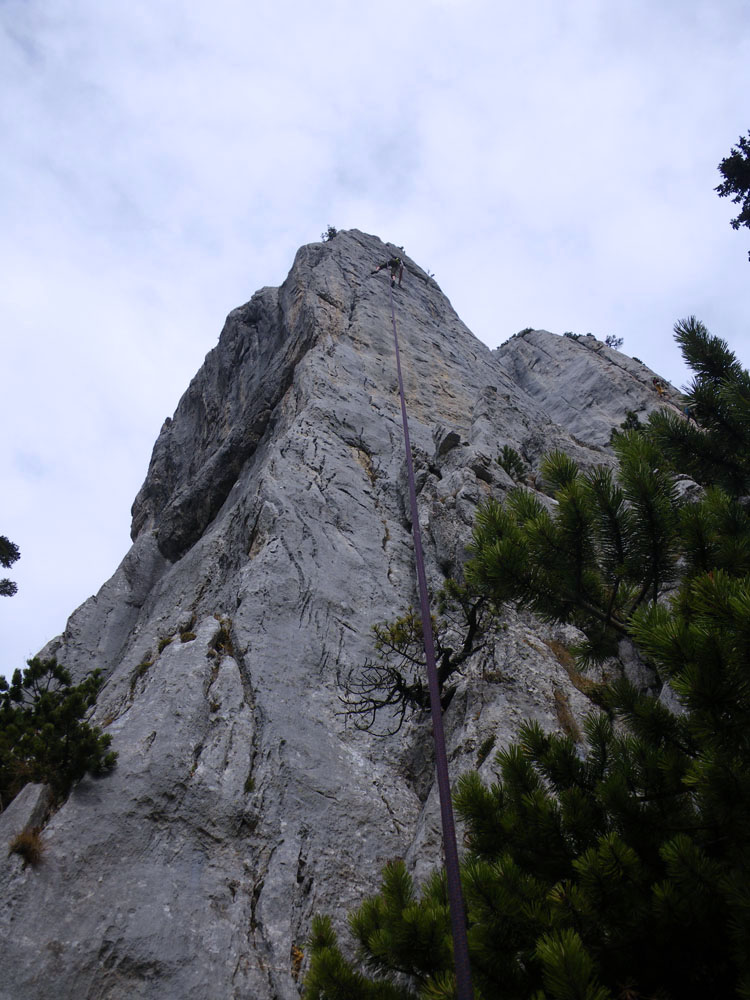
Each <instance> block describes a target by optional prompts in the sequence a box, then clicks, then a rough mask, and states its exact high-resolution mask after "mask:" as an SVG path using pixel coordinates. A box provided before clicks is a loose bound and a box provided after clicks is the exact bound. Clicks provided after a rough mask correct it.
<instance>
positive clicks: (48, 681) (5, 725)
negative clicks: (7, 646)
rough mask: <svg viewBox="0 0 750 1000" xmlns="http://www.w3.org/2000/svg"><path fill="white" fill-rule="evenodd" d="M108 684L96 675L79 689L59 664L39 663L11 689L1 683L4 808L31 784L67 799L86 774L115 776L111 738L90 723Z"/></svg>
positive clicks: (19, 674) (16, 677) (0, 804)
mask: <svg viewBox="0 0 750 1000" xmlns="http://www.w3.org/2000/svg"><path fill="white" fill-rule="evenodd" d="M102 683H103V680H102V677H101V671H100V670H95V671H93V672H92V673H90V674H89V675H88V677H87V678H86V679H85V680H84V681H82V682H81V683H80V684H76V685H74V684H73V683H72V680H71V677H70V674H69V673H68V671H67V670H65V669H64V668H63V667H61V666H60V665H59V664H58V663H57V662H56V661H55V660H40V659H38V658H34V659H32V660H29V661H28V666H27V668H26V669H25V670H24V671H21V670H16V671H15V673H14V674H13V678H12V680H11V682H10V684H8V682H7V681H6V680H5V678H0V809H4V808H5V807H6V806H7V805H8V803H9V802H10V801H11V800H12V799H13V798H14V796H15V795H17V794H18V792H19V791H20V790H21V789H22V788H23V786H24V785H25V784H26V783H27V782H28V781H40V782H44V783H46V784H48V785H49V786H50V787H51V789H52V791H53V794H54V795H55V797H56V798H58V799H61V798H64V797H65V795H67V793H68V791H69V790H70V787H71V785H72V784H73V783H74V782H75V781H78V779H79V778H82V777H83V775H84V774H86V773H89V774H93V775H101V774H105V773H106V772H108V771H110V770H111V769H112V768H113V767H114V765H115V761H116V759H117V754H116V753H114V751H111V750H110V749H109V747H110V744H111V742H112V737H111V736H110V735H109V734H105V733H102V731H101V729H99V728H98V727H97V726H92V725H90V724H89V722H88V720H87V716H88V715H89V714H90V711H91V709H92V707H93V706H94V704H95V702H96V696H97V694H98V692H99V689H100V688H101V685H102Z"/></svg>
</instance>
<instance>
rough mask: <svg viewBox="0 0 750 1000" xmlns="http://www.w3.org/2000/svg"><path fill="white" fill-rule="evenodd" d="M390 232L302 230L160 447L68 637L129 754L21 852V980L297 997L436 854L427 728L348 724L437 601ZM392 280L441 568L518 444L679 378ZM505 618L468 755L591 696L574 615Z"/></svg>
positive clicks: (590, 456)
mask: <svg viewBox="0 0 750 1000" xmlns="http://www.w3.org/2000/svg"><path fill="white" fill-rule="evenodd" d="M393 249H394V248H392V247H390V246H386V245H384V244H383V243H381V242H380V240H378V239H376V238H375V237H372V236H367V235H365V234H363V233H360V232H358V231H356V230H353V231H350V232H347V233H340V234H339V235H338V236H336V237H335V238H334V239H333V240H331V241H330V242H328V243H325V244H313V245H311V246H307V247H303V248H302V249H301V250H300V251H299V253H298V254H297V257H296V260H295V262H294V266H293V267H292V270H291V271H290V274H289V276H288V278H287V280H286V281H285V282H284V284H283V285H282V286H281V287H280V288H279V289H269V288H266V289H263V290H261V291H260V292H258V293H257V294H256V295H255V296H254V297H253V298H252V299H251V301H250V302H249V303H247V304H246V305H244V306H242V307H240V308H238V309H236V310H234V311H233V312H232V313H230V315H229V317H228V318H227V321H226V325H225V327H224V330H223V332H222V334H221V337H220V340H219V343H218V345H217V347H216V348H215V349H214V350H212V351H211V352H210V353H209V355H208V356H207V358H206V361H205V363H204V365H203V367H202V368H201V370H200V371H199V372H198V374H197V375H196V376H195V378H194V379H193V381H192V383H191V384H190V386H189V388H188V390H187V392H186V393H185V395H184V396H183V398H182V400H181V401H180V404H179V406H178V408H177V411H176V412H175V414H174V416H173V418H171V419H168V420H167V421H166V422H165V424H164V427H163V428H162V431H161V433H160V435H159V438H158V440H157V442H156V445H155V447H154V452H153V456H152V459H151V463H150V466H149V470H148V474H147V477H146V480H145V482H144V485H143V487H142V489H141V490H140V492H139V494H138V496H137V498H136V500H135V503H134V505H133V526H132V538H133V547H132V549H131V551H130V552H129V553H128V555H127V556H126V557H125V559H124V560H123V562H122V564H121V565H120V566H119V567H118V569H117V570H116V572H115V573H114V575H113V576H112V578H111V579H110V580H109V581H108V582H107V583H105V584H104V586H103V587H102V588H101V590H100V591H99V593H98V594H96V595H95V596H94V597H92V598H91V599H90V600H89V601H87V602H86V603H85V604H84V605H82V607H80V608H79V609H78V610H77V611H76V612H75V613H74V614H73V615H72V616H71V618H70V621H69V622H68V626H67V628H66V631H65V633H64V634H63V635H62V636H61V637H59V638H58V639H55V640H53V641H52V642H51V643H50V644H49V645H48V647H47V648H46V650H45V653H46V654H47V655H52V654H54V655H55V656H57V658H58V659H59V660H60V661H61V662H63V663H64V664H65V665H66V666H67V667H68V668H69V669H71V670H72V671H73V673H74V674H75V675H77V676H81V675H82V674H84V673H85V672H86V671H88V670H90V669H91V668H92V667H94V666H100V667H102V668H103V669H104V670H105V672H106V675H107V678H108V679H107V683H106V686H105V688H104V689H103V691H102V694H101V695H100V699H99V704H98V706H97V721H98V722H99V724H101V725H104V726H106V727H107V730H108V731H109V732H110V733H111V734H112V736H113V738H114V747H115V749H116V750H117V751H118V753H119V763H118V766H117V768H116V770H115V771H114V772H113V774H112V775H111V776H109V777H107V778H105V779H102V780H88V779H87V780H84V781H83V782H81V783H80V784H79V786H78V787H77V788H76V789H75V790H74V791H73V793H72V794H71V796H70V798H69V799H68V801H67V802H66V803H65V804H64V805H63V806H62V808H60V809H59V810H58V811H57V812H56V813H54V815H52V816H51V818H50V819H49V821H48V823H47V825H46V827H45V829H44V832H43V837H44V841H45V844H46V854H45V860H44V863H43V864H42V865H41V866H40V867H39V868H38V869H31V868H27V869H24V868H23V867H22V864H21V861H20V859H19V858H18V857H17V856H15V855H13V856H10V857H8V858H6V857H5V851H4V850H3V851H1V852H0V885H1V887H2V900H3V902H2V907H1V908H0V934H1V935H2V938H3V941H4V942H5V945H4V953H3V958H4V962H3V976H2V978H1V979H0V998H1V1000H47V998H49V1000H52V998H54V1000H66V998H71V1000H73V998H75V1000H81V998H84V997H85V998H91V1000H95V998H96V1000H99V998H106V1000H126V998H127V1000H131V998H132V997H135V996H139V997H146V998H154V1000H155V998H157V997H158V998H159V1000H163V998H165V997H167V998H175V1000H176V998H180V1000H190V998H195V1000H207V998H230V997H231V998H248V997H253V998H258V1000H272V998H279V1000H292V998H295V997H297V996H298V985H299V976H300V952H299V949H304V940H305V936H306V934H307V932H308V929H309V922H310V917H311V914H312V913H313V912H314V911H315V910H321V911H326V912H329V913H332V914H333V915H335V917H336V919H337V920H338V921H339V923H340V924H342V925H343V923H344V920H345V915H346V912H347V911H348V909H350V908H351V906H352V905H354V904H355V903H357V902H358V901H359V900H360V899H361V898H362V897H363V896H364V895H365V894H366V893H367V892H368V891H371V890H372V888H373V886H374V884H375V881H376V879H377V876H378V873H379V871H380V869H381V867H382V865H383V864H384V862H385V861H387V860H388V859H390V858H392V857H394V856H405V857H406V858H407V859H408V861H409V863H410V864H411V866H412V868H413V870H414V871H415V872H416V873H417V875H418V876H419V875H422V874H424V873H426V872H427V871H429V870H430V869H431V868H432V867H433V866H434V865H435V864H436V863H438V862H439V859H440V850H439V819H438V812H437V808H436V793H435V789H434V788H433V783H432V758H431V750H430V739H431V737H430V729H429V721H428V720H427V719H415V720H413V721H412V722H411V723H410V724H409V725H407V727H406V728H405V729H404V730H402V732H401V733H400V734H399V735H398V736H397V737H395V738H393V739H388V740H377V739H375V738H374V737H371V736H369V735H368V734H364V733H360V732H358V731H356V730H352V729H351V727H350V728H349V729H347V728H346V726H345V720H344V718H343V717H342V716H341V714H340V711H341V704H340V701H339V697H338V693H339V691H338V686H337V677H338V676H339V675H340V674H341V673H343V672H345V671H346V670H347V669H348V668H349V667H350V666H352V665H354V664H357V663H361V662H362V661H363V660H364V658H365V657H366V656H367V655H368V653H370V652H371V647H372V639H371V633H370V629H371V626H372V625H373V624H374V623H376V622H378V621H382V620H385V619H388V618H392V617H394V616H396V615H398V614H401V613H403V612H404V611H405V610H406V609H407V608H408V607H409V605H411V604H414V603H415V602H416V594H415V578H414V571H413V563H412V548H411V535H410V525H409V520H408V502H407V497H406V486H405V478H404V459H403V438H402V431H401V425H400V411H399V402H398V395H397V385H396V375H395V365H394V357H393V343H392V333H391V325H390V311H389V304H388V287H387V279H386V277H385V276H384V274H382V273H381V274H380V275H378V276H376V277H370V272H371V271H372V270H373V268H374V266H375V265H376V264H377V263H379V262H380V261H382V260H383V259H385V257H386V256H387V255H389V254H390V253H391V252H392V251H393ZM394 295H395V299H396V314H397V321H398V325H399V335H400V339H401V348H402V362H403V365H404V374H405V382H406V392H407V396H408V401H407V405H408V408H409V415H410V429H411V436H412V444H413V446H414V452H415V463H416V470H417V479H418V491H419V497H418V499H419V509H420V522H421V525H422V532H423V541H424V544H425V550H426V558H427V561H428V577H429V580H430V584H431V586H432V587H433V588H434V589H437V587H439V585H440V583H441V581H442V580H443V579H444V577H445V576H446V575H450V574H454V575H455V574H456V573H458V572H459V570H460V565H461V562H462V560H463V559H464V557H465V545H466V542H467V540H468V538H469V535H470V529H471V524H472V521H473V517H474V513H475V509H476V506H477V504H478V503H479V501H480V500H481V499H482V498H483V497H485V496H487V495H488V494H490V493H494V494H495V495H497V496H501V495H502V494H503V492H504V491H505V490H506V489H508V488H509V487H510V486H512V485H513V484H512V483H511V480H510V479H509V477H508V476H506V474H505V473H504V471H503V470H502V469H501V468H500V467H499V466H498V465H497V463H496V462H495V458H496V456H497V455H498V453H499V452H500V450H501V449H502V446H503V445H505V444H509V445H511V446H513V447H514V448H516V450H517V451H519V452H520V453H521V454H522V455H523V456H524V458H525V459H526V460H527V462H528V463H529V464H530V466H531V467H532V469H534V468H535V467H536V466H537V465H538V462H539V460H540V458H541V456H542V455H543V453H544V452H545V451H547V450H548V449H550V448H552V447H559V448H564V449H566V450H567V451H569V452H570V453H572V454H573V455H574V456H575V457H577V458H578V459H579V460H580V461H582V462H584V463H586V464H590V463H594V462H610V461H611V460H612V459H611V455H610V453H609V451H608V450H607V441H608V439H609V432H610V430H611V428H612V427H614V426H617V425H618V424H619V423H620V421H621V420H623V419H624V417H625V414H626V411H627V410H634V411H636V412H637V413H639V414H641V415H645V414H646V413H647V412H648V411H649V410H651V409H653V408H654V407H655V406H657V405H659V404H660V403H662V402H663V400H661V399H660V397H659V396H658V395H657V393H656V391H655V389H654V386H653V384H652V382H651V379H652V377H653V373H652V372H650V371H648V370H647V369H645V368H644V367H643V366H642V365H640V364H638V363H637V362H634V361H632V360H631V359H629V358H626V357H625V356H624V355H622V354H619V353H618V352H615V351H611V350H609V349H608V348H606V347H604V346H603V345H601V344H599V343H598V342H596V341H594V340H593V338H590V342H589V339H588V338H582V340H580V341H575V340H572V339H570V338H562V337H557V336H554V335H552V334H549V333H545V332H543V331H534V332H530V333H527V334H525V335H519V336H516V337H515V338H512V339H511V340H510V341H509V342H508V343H506V344H505V345H504V346H503V347H502V348H500V349H499V350H498V351H494V352H493V351H490V350H489V349H488V348H486V347H485V346H484V345H483V344H481V343H480V342H479V341H478V340H476V339H475V338H474V336H473V335H472V334H471V333H470V332H469V330H468V329H467V328H466V327H465V326H464V325H463V324H462V323H461V321H460V319H459V318H458V317H457V316H456V314H455V312H454V311H453V309H452V308H451V306H450V303H449V302H448V301H447V299H446V298H445V297H444V296H443V295H442V293H441V291H440V289H439V288H438V286H437V285H436V283H435V282H434V281H433V280H432V279H431V278H430V277H428V276H427V274H425V272H423V271H422V270H421V269H420V268H419V267H418V266H417V265H416V264H414V263H413V262H412V261H410V260H408V259H407V266H406V274H405V277H404V286H403V288H401V289H396V290H395V292H394ZM506 626H507V627H506V628H505V629H504V630H502V632H501V635H500V636H499V637H498V639H497V640H496V642H495V643H494V645H493V647H492V648H491V649H488V650H487V649H486V650H484V651H483V652H482V653H481V655H478V656H477V657H476V658H475V662H472V663H471V664H470V666H469V668H468V669H467V670H466V672H465V675H464V677H463V678H462V679H461V681H460V685H459V689H458V692H457V695H456V697H455V698H454V699H453V702H452V703H451V706H450V709H449V710H448V713H447V717H446V728H447V736H448V740H449V757H450V760H451V767H452V769H453V774H454V776H455V775H457V774H458V773H460V772H461V771H462V770H465V769H467V768H470V767H473V766H476V763H477V750H478V747H479V746H480V745H481V743H482V742H483V741H484V740H485V739H486V738H487V737H488V736H490V735H496V736H497V741H498V744H499V745H501V744H502V743H503V742H504V741H507V740H508V739H510V738H512V736H513V735H514V733H515V732H516V730H517V726H518V724H519V722H520V721H521V720H522V719H524V718H527V717H530V716H533V717H535V718H538V719H539V720H541V721H542V723H543V724H544V725H545V726H547V727H549V728H555V727H558V726H559V725H560V705H561V704H563V705H565V706H566V711H567V710H568V708H569V709H570V711H572V712H573V714H576V713H579V714H580V713H582V712H584V711H585V710H586V708H587V707H588V706H587V702H586V698H585V697H584V696H583V694H581V692H580V691H579V690H578V689H577V688H576V687H575V686H574V684H573V683H572V682H571V678H570V676H569V674H568V672H567V671H566V669H565V664H564V662H563V661H564V657H562V659H561V658H560V649H561V647H560V646H559V644H558V643H556V642H555V641H553V640H554V639H555V638H557V639H558V640H560V639H565V635H562V634H560V633H554V632H551V631H550V630H545V629H543V628H542V627H541V626H539V625H538V623H535V622H534V621H533V619H531V618H527V617H522V616H519V615H517V614H515V613H514V612H512V611H509V612H508V617H507V621H506ZM482 766H483V769H484V770H487V772H488V773H489V772H490V771H491V767H492V763H491V760H487V761H486V762H485V763H484V764H483V765H482ZM34 808H37V809H38V796H36V795H35V790H34V789H27V791H26V793H25V794H24V796H23V797H22V798H19V800H17V802H16V803H15V804H14V806H13V807H11V808H10V809H8V810H7V811H6V812H5V813H4V814H2V815H0V834H1V835H2V838H4V840H3V842H4V843H5V842H7V841H8V840H9V839H10V837H11V836H12V834H13V833H14V832H16V829H17V828H18V827H19V826H22V825H23V824H24V822H26V821H27V820H28V818H29V817H30V816H31V814H32V810H33V809H34ZM302 967H303V968H304V960H302Z"/></svg>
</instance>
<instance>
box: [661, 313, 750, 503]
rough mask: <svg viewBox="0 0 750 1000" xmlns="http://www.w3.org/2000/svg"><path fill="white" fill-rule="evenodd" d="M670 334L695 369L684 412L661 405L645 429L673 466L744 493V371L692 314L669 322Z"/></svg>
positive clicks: (748, 486) (747, 401) (748, 378)
mask: <svg viewBox="0 0 750 1000" xmlns="http://www.w3.org/2000/svg"><path fill="white" fill-rule="evenodd" d="M675 339H676V341H677V343H678V344H679V345H680V348H681V350H682V355H683V357H684V358H685V361H686V362H687V364H688V365H689V366H690V367H691V368H692V369H693V371H694V372H695V373H696V374H695V378H694V379H693V381H692V382H691V384H690V385H689V386H688V389H687V396H686V403H687V408H686V409H687V412H686V414H685V416H684V418H683V417H682V416H680V415H678V414H676V413H674V412H672V411H670V410H667V409H662V410H660V411H658V412H657V413H654V414H652V415H651V417H650V419H649V435H650V437H651V438H652V440H653V441H654V442H655V443H656V445H657V446H658V448H659V449H660V450H661V451H662V452H663V453H664V455H665V456H666V457H667V458H668V459H669V461H670V463H671V466H672V468H673V469H676V470H678V471H679V472H682V473H686V474H687V475H689V476H692V477H693V478H694V479H695V480H697V481H698V482H699V483H702V484H703V485H705V486H710V485H717V486H721V487H723V488H724V489H725V490H726V491H727V492H728V493H730V494H731V495H733V496H742V495H747V494H748V493H750V374H748V372H747V371H746V370H745V369H743V367H742V365H741V364H740V362H739V361H738V360H737V358H736V356H735V355H734V353H733V352H732V351H731V350H730V349H729V347H728V346H727V344H726V342H725V341H724V340H721V339H720V338H719V337H715V336H712V335H711V334H710V333H709V332H708V330H707V329H706V327H705V326H704V325H703V323H701V322H700V321H699V320H697V319H696V318H695V317H694V316H690V317H688V318H687V319H684V320H680V322H679V323H677V324H675Z"/></svg>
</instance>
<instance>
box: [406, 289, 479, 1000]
mask: <svg viewBox="0 0 750 1000" xmlns="http://www.w3.org/2000/svg"><path fill="white" fill-rule="evenodd" d="M388 292H389V295H390V302H391V320H392V322H393V342H394V344H395V347H396V371H397V373H398V391H399V395H400V396H401V419H402V421H403V425H404V446H405V450H406V471H407V478H408V480H409V504H410V508H411V526H412V533H413V535H414V558H415V561H416V564H417V581H418V584H419V603H420V608H421V614H422V637H423V639H424V652H425V658H426V660H427V684H428V687H429V691H430V712H431V714H432V733H433V738H434V740H435V767H436V770H437V781H438V792H439V795H440V816H441V819H442V824H443V849H444V851H445V873H446V877H447V882H448V902H449V904H450V916H451V931H452V933H453V961H454V964H455V967H456V997H457V1000H473V997H474V990H473V987H472V985H471V970H470V967H469V943H468V939H467V936H466V908H465V906H464V900H463V892H462V890H461V877H460V874H459V868H458V848H457V846H456V826H455V823H454V821H453V805H452V803H451V789H450V782H449V780H448V757H447V754H446V751H445V734H444V732H443V713H442V709H441V706H440V687H439V685H438V676H437V666H436V664H435V642H434V639H433V636H432V619H431V618H430V597H429V593H428V591H427V577H426V576H425V571H424V556H423V554H422V535H421V532H420V530H419V512H418V510H417V490H416V487H415V485H414V463H413V462H412V457H411V442H410V440H409V421H408V419H407V416H406V400H405V396H404V382H403V379H402V377H401V352H400V351H399V347H398V333H397V332H396V311H395V309H394V306H393V282H392V281H391V280H389V282H388Z"/></svg>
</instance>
